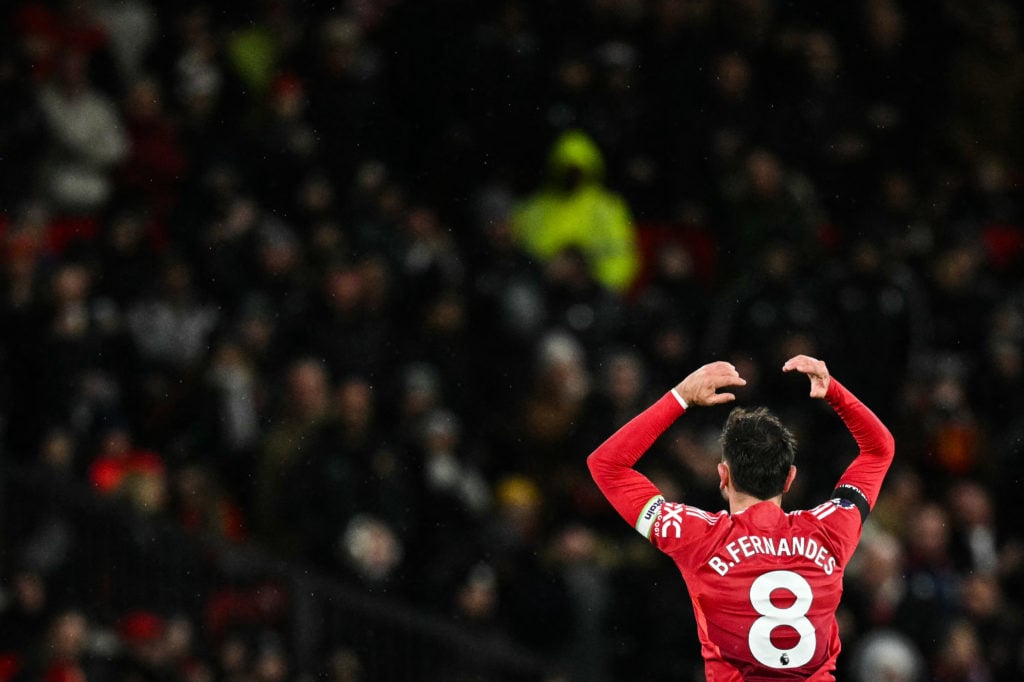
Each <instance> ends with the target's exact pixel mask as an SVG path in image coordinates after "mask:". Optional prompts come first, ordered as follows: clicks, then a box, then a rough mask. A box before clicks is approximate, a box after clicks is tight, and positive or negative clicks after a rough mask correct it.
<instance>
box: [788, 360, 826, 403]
mask: <svg viewBox="0 0 1024 682" xmlns="http://www.w3.org/2000/svg"><path fill="white" fill-rule="evenodd" d="M794 370H795V371H797V372H800V373H801V374H806V375H807V378H808V379H810V380H811V397H812V398H824V397H825V394H826V393H828V384H829V374H828V367H827V366H825V363H824V362H823V361H821V360H818V359H817V358H812V357H811V356H809V355H795V356H793V357H791V358H790V359H789V360H786V364H784V365H783V366H782V371H783V372H792V371H794Z"/></svg>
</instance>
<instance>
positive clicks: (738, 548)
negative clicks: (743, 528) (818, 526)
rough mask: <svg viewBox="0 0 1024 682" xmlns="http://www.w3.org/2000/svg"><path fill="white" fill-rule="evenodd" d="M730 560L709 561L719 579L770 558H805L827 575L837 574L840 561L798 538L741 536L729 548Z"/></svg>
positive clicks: (727, 547) (718, 557)
mask: <svg viewBox="0 0 1024 682" xmlns="http://www.w3.org/2000/svg"><path fill="white" fill-rule="evenodd" d="M725 552H726V554H728V555H729V556H728V558H723V557H720V556H713V557H711V558H710V559H709V560H708V566H710V567H711V568H712V569H713V570H714V571H715V573H717V574H718V575H725V574H726V573H728V572H729V569H730V568H733V567H735V566H736V565H738V564H739V563H741V562H742V561H743V559H744V558H749V557H752V556H756V555H758V554H766V555H769V556H774V557H793V558H803V559H807V560H809V561H812V562H814V564H815V565H816V566H819V567H821V570H823V571H824V572H825V575H832V573H833V572H834V571H835V570H836V558H835V557H834V556H832V554H831V553H830V552H829V551H828V549H826V548H825V547H822V546H821V545H820V544H819V543H818V542H817V541H816V540H813V539H811V538H804V537H799V536H794V537H791V538H770V537H765V536H763V535H741V536H740V537H738V538H736V539H735V540H733V541H732V542H730V543H729V544H727V545H726V546H725Z"/></svg>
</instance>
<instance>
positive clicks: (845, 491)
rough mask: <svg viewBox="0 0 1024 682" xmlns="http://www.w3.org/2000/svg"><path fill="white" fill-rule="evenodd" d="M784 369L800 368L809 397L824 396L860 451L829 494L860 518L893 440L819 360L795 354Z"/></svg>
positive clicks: (876, 486) (869, 503)
mask: <svg viewBox="0 0 1024 682" xmlns="http://www.w3.org/2000/svg"><path fill="white" fill-rule="evenodd" d="M782 370H783V371H784V372H792V371H796V372H800V373H801V374H804V375H806V376H807V378H808V379H810V381H811V397H812V398H824V399H825V400H826V401H827V402H828V404H829V405H831V406H832V409H834V410H835V411H836V414H838V415H839V416H840V417H841V418H842V420H843V422H844V423H845V424H846V428H847V429H849V430H850V433H851V434H852V435H853V438H854V440H856V441H857V446H858V447H859V448H860V453H859V454H858V455H857V458H856V459H855V460H853V462H852V463H851V464H850V466H849V467H848V468H847V469H846V472H845V473H844V474H843V475H842V476H841V477H840V479H839V483H838V484H837V486H836V490H835V492H834V493H833V497H842V498H845V499H848V500H850V501H851V502H853V503H854V504H856V505H857V507H858V508H859V509H860V513H861V518H862V519H863V518H865V517H867V514H868V511H869V510H870V509H871V508H872V507H874V506H875V500H877V499H878V491H879V490H880V489H881V487H882V480H883V479H884V478H885V474H886V472H887V471H888V470H889V465H890V464H891V463H892V458H893V455H894V454H895V450H896V444H895V440H894V439H893V437H892V434H891V433H890V432H889V429H887V428H886V427H885V425H884V424H883V423H882V421H881V420H880V419H879V418H878V417H877V416H875V413H874V412H872V411H871V410H870V409H868V407H867V406H866V405H864V403H862V402H861V401H860V400H858V399H857V397H856V396H855V395H853V394H852V393H850V391H848V390H847V389H846V387H844V386H843V385H842V384H840V383H839V382H838V381H836V380H835V378H834V377H830V376H829V373H828V367H827V366H826V365H825V363H824V362H822V361H821V360H817V359H815V358H812V357H809V356H806V355H797V356H796V357H793V358H790V359H789V360H787V361H786V364H784V365H783V366H782Z"/></svg>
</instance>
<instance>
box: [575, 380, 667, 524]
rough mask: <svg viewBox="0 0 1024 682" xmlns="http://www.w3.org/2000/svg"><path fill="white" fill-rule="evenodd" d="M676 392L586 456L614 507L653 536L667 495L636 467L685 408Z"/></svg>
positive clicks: (651, 407) (593, 474) (633, 420)
mask: <svg viewBox="0 0 1024 682" xmlns="http://www.w3.org/2000/svg"><path fill="white" fill-rule="evenodd" d="M684 405H685V403H683V401H682V399H681V398H679V397H678V396H677V394H675V393H674V392H669V393H666V394H665V395H664V396H662V397H661V399H659V400H658V401H657V402H656V403H654V404H653V405H651V406H650V407H648V408H647V409H646V410H644V411H643V412H641V413H640V414H639V415H637V416H636V417H634V418H633V419H632V420H631V421H630V422H629V423H627V424H626V425H625V426H623V427H622V428H621V429H619V430H618V431H616V432H615V433H614V434H612V436H611V437H610V438H609V439H608V440H606V441H605V442H604V443H602V444H601V445H600V446H599V447H598V448H597V449H596V450H594V452H592V453H591V454H590V456H589V457H588V458H587V466H588V467H589V469H590V474H591V476H593V478H594V482H595V483H597V487H598V488H600V489H601V492H602V493H603V494H604V496H605V497H606V498H607V499H608V501H609V502H610V503H611V505H612V506H613V507H614V508H615V511H617V512H618V513H619V516H621V517H622V518H623V519H625V520H626V522H627V523H629V524H630V525H631V526H633V527H634V528H635V529H636V531H637V532H638V533H640V534H641V535H643V536H644V537H646V538H650V536H651V531H652V529H653V527H654V522H655V521H656V520H657V519H658V516H659V513H660V510H661V507H662V505H664V504H665V498H664V497H663V496H662V494H661V492H660V491H659V490H658V488H657V487H656V486H655V485H654V484H653V483H651V481H650V479H648V478H647V477H646V476H644V475H643V474H641V473H640V472H639V471H637V470H636V469H634V468H633V465H635V464H636V463H637V461H638V460H639V459H640V457H641V456H643V454H644V453H645V452H647V450H649V449H650V447H651V446H652V445H653V444H654V441H656V440H657V439H658V436H660V435H661V434H662V433H664V432H665V430H666V429H668V427H669V426H671V425H672V422H674V421H675V420H676V419H678V418H679V417H680V416H681V415H682V414H683V413H684V412H685V411H686V408H685V406H684Z"/></svg>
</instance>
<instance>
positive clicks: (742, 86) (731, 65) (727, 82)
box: [715, 52, 750, 100]
mask: <svg viewBox="0 0 1024 682" xmlns="http://www.w3.org/2000/svg"><path fill="white" fill-rule="evenodd" d="M715 87H716V88H717V89H718V91H719V92H720V93H721V94H722V96H723V97H725V98H726V99H728V100H740V99H743V98H744V97H745V96H746V94H747V91H748V89H749V88H750V64H749V63H748V62H747V60H746V59H744V58H743V56H742V55H740V54H739V53H737V52H730V53H729V54H727V55H725V56H724V57H722V58H721V59H719V61H718V68H717V69H716V70H715Z"/></svg>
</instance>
